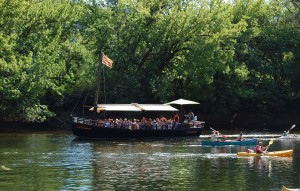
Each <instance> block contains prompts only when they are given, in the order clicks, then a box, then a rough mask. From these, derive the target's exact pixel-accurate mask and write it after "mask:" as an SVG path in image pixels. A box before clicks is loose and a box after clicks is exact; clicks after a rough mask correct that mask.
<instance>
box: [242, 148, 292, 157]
mask: <svg viewBox="0 0 300 191" xmlns="http://www.w3.org/2000/svg"><path fill="white" fill-rule="evenodd" d="M292 154H293V150H283V151H273V152H267V153H265V154H258V153H248V152H238V153H237V155H238V156H277V157H292Z"/></svg>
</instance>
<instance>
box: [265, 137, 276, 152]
mask: <svg viewBox="0 0 300 191" xmlns="http://www.w3.org/2000/svg"><path fill="white" fill-rule="evenodd" d="M273 142H274V139H271V140H270V141H269V145H268V146H267V148H266V150H265V152H267V150H268V148H269V146H271V145H272V144H273Z"/></svg>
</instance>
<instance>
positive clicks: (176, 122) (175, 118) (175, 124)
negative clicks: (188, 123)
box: [173, 112, 179, 129]
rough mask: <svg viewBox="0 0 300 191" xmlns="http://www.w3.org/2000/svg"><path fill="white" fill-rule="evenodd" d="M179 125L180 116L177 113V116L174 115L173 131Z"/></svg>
mask: <svg viewBox="0 0 300 191" xmlns="http://www.w3.org/2000/svg"><path fill="white" fill-rule="evenodd" d="M178 124H179V115H178V113H177V112H176V113H175V115H174V117H173V129H174V128H177V126H178Z"/></svg>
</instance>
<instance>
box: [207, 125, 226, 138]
mask: <svg viewBox="0 0 300 191" xmlns="http://www.w3.org/2000/svg"><path fill="white" fill-rule="evenodd" d="M210 130H212V131H216V130H215V129H213V128H211V127H210ZM216 132H218V134H219V135H221V136H222V137H223V138H224V139H227V136H226V135H224V134H221V133H220V132H219V131H216Z"/></svg>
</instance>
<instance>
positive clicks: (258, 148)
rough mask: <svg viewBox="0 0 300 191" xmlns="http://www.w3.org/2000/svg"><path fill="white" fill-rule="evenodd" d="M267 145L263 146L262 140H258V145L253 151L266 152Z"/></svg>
mask: <svg viewBox="0 0 300 191" xmlns="http://www.w3.org/2000/svg"><path fill="white" fill-rule="evenodd" d="M267 148H268V146H266V147H264V146H263V143H262V142H259V143H258V145H256V147H255V148H254V152H255V153H258V154H263V153H266V150H267Z"/></svg>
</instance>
